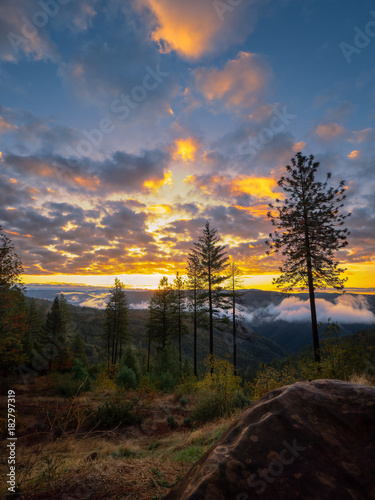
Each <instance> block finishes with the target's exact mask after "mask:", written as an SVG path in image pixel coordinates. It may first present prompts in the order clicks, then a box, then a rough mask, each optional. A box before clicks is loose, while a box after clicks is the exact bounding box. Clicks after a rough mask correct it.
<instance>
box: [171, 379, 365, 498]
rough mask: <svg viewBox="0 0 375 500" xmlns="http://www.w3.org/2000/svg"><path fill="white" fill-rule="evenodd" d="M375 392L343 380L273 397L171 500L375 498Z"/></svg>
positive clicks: (247, 414)
mask: <svg viewBox="0 0 375 500" xmlns="http://www.w3.org/2000/svg"><path fill="white" fill-rule="evenodd" d="M374 441H375V389H373V388H371V387H367V386H362V385H357V384H351V383H347V382H340V381H336V380H316V381H314V382H301V383H298V384H293V385H290V386H286V387H283V388H281V389H276V390H274V391H271V392H269V393H268V394H266V395H265V396H263V397H262V398H261V399H260V400H258V401H257V402H256V403H255V404H253V405H252V406H251V407H250V408H248V409H247V410H245V411H244V412H243V413H242V414H241V415H240V416H239V417H238V418H237V420H236V421H235V422H234V423H233V424H232V425H231V427H230V428H229V429H228V430H227V432H226V433H225V434H224V435H223V436H222V437H221V439H220V440H219V441H218V442H217V443H216V445H214V446H213V447H212V448H211V449H210V450H209V451H208V452H207V453H206V454H205V455H204V456H203V457H202V458H201V459H200V460H199V462H197V463H196V464H195V466H194V467H193V468H192V469H191V470H190V471H189V472H188V474H187V475H186V476H185V478H184V479H183V480H182V481H181V483H180V484H179V486H178V487H177V488H176V489H175V490H172V491H171V492H170V493H169V494H168V495H167V496H166V497H165V500H188V499H189V500H201V499H205V500H249V499H254V498H255V499H258V498H259V499H262V500H294V499H301V500H302V499H303V500H309V499H311V500H325V499H326V500H346V499H350V500H370V499H375V443H374Z"/></svg>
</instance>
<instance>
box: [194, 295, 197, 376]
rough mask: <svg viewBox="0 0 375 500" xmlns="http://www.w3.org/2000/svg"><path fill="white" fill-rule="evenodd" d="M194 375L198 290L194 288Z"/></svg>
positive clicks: (195, 367)
mask: <svg viewBox="0 0 375 500" xmlns="http://www.w3.org/2000/svg"><path fill="white" fill-rule="evenodd" d="M194 376H195V377H196V376H197V292H196V290H194Z"/></svg>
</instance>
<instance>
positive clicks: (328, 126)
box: [315, 123, 346, 140]
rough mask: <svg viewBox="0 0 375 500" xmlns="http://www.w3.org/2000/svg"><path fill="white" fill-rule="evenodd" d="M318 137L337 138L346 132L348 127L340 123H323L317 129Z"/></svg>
mask: <svg viewBox="0 0 375 500" xmlns="http://www.w3.org/2000/svg"><path fill="white" fill-rule="evenodd" d="M315 133H316V135H317V136H318V137H320V138H321V139H325V140H331V139H336V138H337V137H340V136H342V135H344V134H345V133H346V128H345V127H343V126H342V125H339V124H338V123H322V124H321V125H318V126H317V128H316V129H315Z"/></svg>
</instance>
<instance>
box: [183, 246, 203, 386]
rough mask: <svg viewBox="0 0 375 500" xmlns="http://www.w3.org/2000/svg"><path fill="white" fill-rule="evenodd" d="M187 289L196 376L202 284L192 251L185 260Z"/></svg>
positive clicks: (197, 262) (198, 264)
mask: <svg viewBox="0 0 375 500" xmlns="http://www.w3.org/2000/svg"><path fill="white" fill-rule="evenodd" d="M186 271H187V276H188V282H187V287H188V289H189V292H190V293H189V294H188V303H189V308H190V310H191V311H192V315H193V358H194V375H195V376H196V377H197V375H198V367H197V338H198V321H199V320H200V319H201V318H202V314H203V304H204V297H205V294H204V290H203V288H204V284H203V278H202V267H201V265H200V262H199V257H198V255H197V253H196V252H194V251H192V252H191V253H190V254H189V256H188V259H187V268H186Z"/></svg>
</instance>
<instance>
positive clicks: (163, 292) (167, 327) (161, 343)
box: [146, 276, 172, 371]
mask: <svg viewBox="0 0 375 500" xmlns="http://www.w3.org/2000/svg"><path fill="white" fill-rule="evenodd" d="M171 315H172V287H171V285H170V284H169V282H168V278H167V277H166V276H163V277H162V278H161V280H160V283H159V286H158V289H157V290H156V291H155V292H154V293H153V295H152V297H151V300H150V304H149V307H148V320H147V326H146V333H147V340H148V357H147V371H149V370H150V355H151V345H152V343H155V344H156V348H157V349H158V350H159V351H164V350H165V348H166V347H167V345H168V343H169V340H170V333H171V324H172V317H171Z"/></svg>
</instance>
